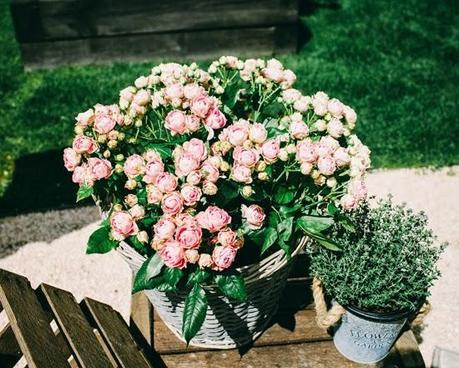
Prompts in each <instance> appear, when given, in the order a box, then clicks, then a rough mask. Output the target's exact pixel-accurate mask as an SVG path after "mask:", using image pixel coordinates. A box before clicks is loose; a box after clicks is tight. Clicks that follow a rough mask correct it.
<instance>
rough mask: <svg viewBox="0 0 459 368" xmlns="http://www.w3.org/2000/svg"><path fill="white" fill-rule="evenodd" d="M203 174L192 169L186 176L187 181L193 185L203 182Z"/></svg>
mask: <svg viewBox="0 0 459 368" xmlns="http://www.w3.org/2000/svg"><path fill="white" fill-rule="evenodd" d="M201 179H202V174H201V173H200V172H199V171H192V172H190V173H189V174H188V175H187V177H186V182H187V183H188V184H191V185H198V184H199V183H200V182H201Z"/></svg>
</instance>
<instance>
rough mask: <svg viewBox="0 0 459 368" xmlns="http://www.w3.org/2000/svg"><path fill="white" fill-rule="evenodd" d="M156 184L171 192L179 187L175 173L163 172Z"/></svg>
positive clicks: (164, 191)
mask: <svg viewBox="0 0 459 368" xmlns="http://www.w3.org/2000/svg"><path fill="white" fill-rule="evenodd" d="M155 184H156V186H157V188H158V189H159V190H160V191H161V192H163V193H170V192H173V191H174V190H175V188H177V185H178V180H177V177H176V176H175V175H173V174H169V173H167V172H165V173H162V174H161V175H159V176H158V177H157V178H156V183H155Z"/></svg>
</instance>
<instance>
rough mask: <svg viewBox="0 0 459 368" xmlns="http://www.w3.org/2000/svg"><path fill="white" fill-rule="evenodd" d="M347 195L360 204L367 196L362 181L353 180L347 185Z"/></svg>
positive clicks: (366, 190) (365, 187)
mask: <svg viewBox="0 0 459 368" xmlns="http://www.w3.org/2000/svg"><path fill="white" fill-rule="evenodd" d="M349 193H351V194H352V195H353V196H354V198H355V199H356V201H357V202H360V201H361V200H362V199H364V198H365V197H366V196H367V194H368V189H367V186H366V185H365V182H364V181H363V180H353V181H352V182H351V183H350V185H349Z"/></svg>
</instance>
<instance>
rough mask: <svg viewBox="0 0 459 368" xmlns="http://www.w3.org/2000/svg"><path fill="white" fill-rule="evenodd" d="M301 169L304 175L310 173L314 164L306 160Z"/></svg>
mask: <svg viewBox="0 0 459 368" xmlns="http://www.w3.org/2000/svg"><path fill="white" fill-rule="evenodd" d="M300 170H301V173H302V174H303V175H309V174H310V173H311V170H312V164H310V163H309V162H304V163H302V164H301V166H300Z"/></svg>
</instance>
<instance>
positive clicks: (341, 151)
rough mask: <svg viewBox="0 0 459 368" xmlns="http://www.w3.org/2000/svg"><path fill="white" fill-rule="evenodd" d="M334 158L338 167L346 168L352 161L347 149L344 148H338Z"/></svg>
mask: <svg viewBox="0 0 459 368" xmlns="http://www.w3.org/2000/svg"><path fill="white" fill-rule="evenodd" d="M333 158H334V159H335V163H336V165H337V166H338V167H343V166H346V165H348V164H349V162H350V161H351V158H350V157H349V154H348V153H347V151H346V149H345V148H343V147H340V148H338V149H337V150H336V151H335V152H334V153H333Z"/></svg>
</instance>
